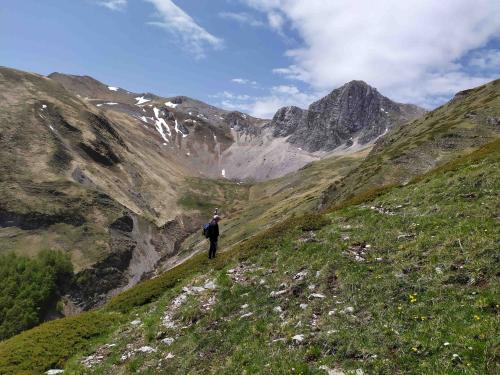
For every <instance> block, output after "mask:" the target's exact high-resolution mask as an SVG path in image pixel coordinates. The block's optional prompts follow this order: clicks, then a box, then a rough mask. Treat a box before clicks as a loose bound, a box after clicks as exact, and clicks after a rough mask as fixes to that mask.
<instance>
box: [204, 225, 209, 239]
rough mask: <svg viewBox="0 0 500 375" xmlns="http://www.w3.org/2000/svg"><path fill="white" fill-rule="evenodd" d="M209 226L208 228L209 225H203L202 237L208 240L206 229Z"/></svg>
mask: <svg viewBox="0 0 500 375" xmlns="http://www.w3.org/2000/svg"><path fill="white" fill-rule="evenodd" d="M209 226H210V223H209V224H205V225H203V235H204V236H205V238H208V227H209Z"/></svg>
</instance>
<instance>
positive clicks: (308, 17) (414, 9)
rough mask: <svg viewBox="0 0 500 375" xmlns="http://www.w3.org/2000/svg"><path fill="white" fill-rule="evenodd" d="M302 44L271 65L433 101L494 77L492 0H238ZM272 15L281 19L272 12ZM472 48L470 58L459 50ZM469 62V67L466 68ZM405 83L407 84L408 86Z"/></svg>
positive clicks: (497, 13) (499, 17) (307, 78)
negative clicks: (283, 60)
mask: <svg viewBox="0 0 500 375" xmlns="http://www.w3.org/2000/svg"><path fill="white" fill-rule="evenodd" d="M244 1H245V2H246V3H247V4H248V5H249V6H251V7H253V8H254V9H256V10H258V11H261V12H264V13H265V14H266V15H267V17H268V19H269V20H271V19H273V20H274V21H273V24H274V27H275V29H276V30H277V31H278V32H280V33H281V32H286V31H287V30H288V29H287V26H289V30H293V31H294V32H295V33H297V34H298V35H299V37H300V38H301V40H302V43H301V46H300V47H298V48H293V49H290V50H288V51H287V53H286V55H287V56H289V57H290V59H291V64H290V65H289V66H285V67H277V68H276V69H275V70H274V72H275V73H277V74H281V75H283V76H285V77H287V78H290V79H297V80H301V81H304V82H307V83H308V84H310V85H311V86H312V87H313V88H314V89H318V90H323V89H328V90H331V89H333V88H335V87H338V86H340V85H342V84H344V83H345V82H348V81H350V80H353V79H362V80H365V81H366V82H368V83H369V84H371V85H373V86H375V87H377V88H379V90H380V91H381V92H382V93H383V94H385V95H387V96H389V97H391V98H394V99H396V100H400V101H408V100H411V101H413V102H415V103H417V104H425V105H427V106H433V105H435V104H437V103H438V102H442V100H443V98H445V97H446V98H449V97H450V96H451V95H452V94H453V93H454V92H455V91H457V90H461V89H464V88H468V87H470V86H471V85H477V84H481V83H484V82H486V81H488V80H491V79H494V78H496V77H495V75H494V73H496V75H498V69H497V70H496V71H492V70H491V69H490V70H489V71H490V73H488V72H486V71H480V70H481V69H486V68H487V67H488V66H491V64H497V62H498V51H497V50H496V49H494V50H493V51H489V52H485V51H483V52H478V51H479V49H480V48H484V46H485V45H486V44H487V43H488V42H489V41H491V40H492V39H493V38H495V37H496V36H499V35H500V2H498V0H476V1H474V2H472V1H470V0H443V1H434V0H407V1H400V0H384V1H379V2H374V1H372V0H358V1H351V0H330V1H325V0H308V1H303V0H244ZM276 15H279V16H280V17H281V20H280V19H279V18H278V17H277V16H276ZM472 51H477V54H478V56H476V57H475V59H473V60H471V61H470V63H469V64H466V63H464V58H465V57H466V56H467V55H468V54H470V53H471V52H472ZM472 68H475V69H472ZM410 88H411V89H410Z"/></svg>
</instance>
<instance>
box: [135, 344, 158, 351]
mask: <svg viewBox="0 0 500 375" xmlns="http://www.w3.org/2000/svg"><path fill="white" fill-rule="evenodd" d="M137 351H138V352H141V353H154V352H156V349H155V348H153V347H151V346H147V345H146V346H141V347H140V348H139V349H137Z"/></svg>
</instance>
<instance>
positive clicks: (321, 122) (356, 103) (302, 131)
mask: <svg viewBox="0 0 500 375" xmlns="http://www.w3.org/2000/svg"><path fill="white" fill-rule="evenodd" d="M424 113H425V110H424V109H422V108H419V107H417V106H415V105H409V104H400V103H396V102H393V101H392V100H390V99H388V98H386V97H385V96H383V95H381V94H380V93H379V92H378V91H377V89H375V88H373V87H371V86H369V85H368V84H366V83H365V82H363V81H351V82H349V83H346V84H345V85H344V86H342V87H340V88H338V89H335V90H333V91H332V92H331V93H330V94H329V95H327V96H325V97H324V98H322V99H320V100H318V101H317V102H315V103H313V104H311V105H310V106H309V109H308V110H302V109H300V108H298V107H284V108H281V109H279V110H278V112H276V114H275V115H274V118H273V120H272V121H271V123H270V126H272V127H274V129H273V135H274V136H275V137H278V136H280V137H286V136H290V137H289V138H288V141H289V142H290V143H292V144H295V145H297V146H299V147H301V148H303V149H305V150H307V151H310V152H314V151H320V150H322V151H331V150H333V149H335V148H336V147H338V146H340V145H342V144H346V146H347V147H349V146H350V145H353V143H354V142H353V138H355V140H356V141H357V142H358V143H359V144H366V143H368V142H370V141H373V140H374V139H376V138H377V137H379V136H380V135H382V134H384V133H385V132H386V131H388V130H389V129H391V128H392V127H394V126H395V125H398V124H402V123H405V122H407V121H410V120H413V119H415V118H417V117H419V116H421V115H423V114H424Z"/></svg>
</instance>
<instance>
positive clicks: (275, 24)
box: [267, 12, 285, 34]
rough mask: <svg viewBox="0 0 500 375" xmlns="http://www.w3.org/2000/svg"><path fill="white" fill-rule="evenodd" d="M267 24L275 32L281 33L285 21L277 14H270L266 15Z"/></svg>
mask: <svg viewBox="0 0 500 375" xmlns="http://www.w3.org/2000/svg"><path fill="white" fill-rule="evenodd" d="M267 22H269V26H271V28H272V29H274V30H276V31H277V32H278V33H280V34H281V33H282V32H283V25H284V24H285V19H284V18H283V16H282V15H281V14H279V13H277V12H270V13H268V14H267Z"/></svg>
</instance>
